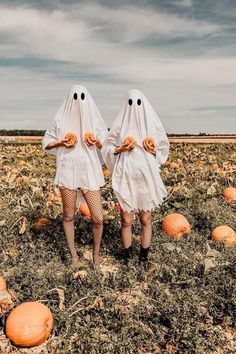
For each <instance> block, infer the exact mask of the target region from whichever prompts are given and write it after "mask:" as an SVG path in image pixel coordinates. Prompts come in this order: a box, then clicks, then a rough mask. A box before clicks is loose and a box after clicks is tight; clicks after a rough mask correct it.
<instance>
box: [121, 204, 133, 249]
mask: <svg viewBox="0 0 236 354" xmlns="http://www.w3.org/2000/svg"><path fill="white" fill-rule="evenodd" d="M133 222H134V213H133V212H132V211H131V212H130V213H128V212H127V211H122V212H121V239H122V243H123V246H124V248H129V247H130V246H131V244H132V224H133Z"/></svg>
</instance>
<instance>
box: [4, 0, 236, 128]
mask: <svg viewBox="0 0 236 354" xmlns="http://www.w3.org/2000/svg"><path fill="white" fill-rule="evenodd" d="M0 76H1V79H0V128H5V129H16V128H22V129H27V128H28V129H31V128H33V129H45V128H47V126H48V124H49V121H50V120H51V119H52V118H53V116H54V114H55V113H56V111H57V109H58V108H59V106H60V104H61V102H62V100H63V99H64V97H65V96H66V94H67V92H68V91H69V89H70V87H71V86H72V85H73V84H75V83H79V84H83V85H85V86H86V87H87V89H88V90H89V91H90V92H91V94H92V95H93V96H94V98H95V101H96V102H97V105H98V107H99V109H100V111H101V113H102V115H103V117H104V119H105V121H106V122H107V125H108V126H110V124H111V122H112V121H113V119H114V118H115V116H116V114H117V112H118V110H119V108H120V106H121V103H122V101H123V99H124V95H125V92H126V91H127V90H129V89H131V88H139V89H140V90H141V91H143V93H144V94H145V95H146V96H147V98H148V99H149V100H150V102H151V103H152V105H153V106H154V108H155V109H156V111H157V112H158V114H159V116H160V118H161V120H162V122H163V125H164V127H165V128H166V130H167V132H169V133H189V132H190V133H199V132H206V133H236V101H235V94H236V1H235V0H136V1H134V0H119V1H117V0H101V1H93V0H89V1H79V0H78V1H75V0H51V1H48V0H40V1H38V0H31V1H24V0H11V1H1V0H0Z"/></svg>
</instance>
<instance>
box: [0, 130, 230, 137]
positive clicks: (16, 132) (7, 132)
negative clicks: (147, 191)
mask: <svg viewBox="0 0 236 354" xmlns="http://www.w3.org/2000/svg"><path fill="white" fill-rule="evenodd" d="M44 134H45V130H33V129H31V130H30V129H13V130H7V129H0V136H43V135H44ZM167 135H168V136H212V135H214V136H220V135H230V136H232V135H236V134H206V133H199V134H175V133H167Z"/></svg>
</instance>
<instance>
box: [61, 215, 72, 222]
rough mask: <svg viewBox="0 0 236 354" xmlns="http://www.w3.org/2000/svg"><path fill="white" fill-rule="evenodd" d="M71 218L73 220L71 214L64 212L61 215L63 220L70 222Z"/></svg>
mask: <svg viewBox="0 0 236 354" xmlns="http://www.w3.org/2000/svg"><path fill="white" fill-rule="evenodd" d="M73 220H74V215H73V214H64V215H63V221H65V222H71V221H73Z"/></svg>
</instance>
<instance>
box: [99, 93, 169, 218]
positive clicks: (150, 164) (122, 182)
mask: <svg viewBox="0 0 236 354" xmlns="http://www.w3.org/2000/svg"><path fill="white" fill-rule="evenodd" d="M127 136H133V137H134V138H135V140H136V142H137V145H136V146H135V148H134V149H133V150H131V151H126V152H122V153H120V154H117V155H116V154H115V148H116V147H117V146H120V145H122V143H123V141H124V139H125V138H126V137H127ZM147 136H150V137H152V138H153V139H154V142H155V145H156V156H154V155H153V154H151V153H149V152H147V151H146V150H145V149H144V147H143V140H144V139H145V138H146V137H147ZM168 153H169V141H168V138H167V136H166V133H165V131H164V128H163V126H162V124H161V122H160V120H159V118H158V116H157V114H156V112H155V111H154V110H153V108H152V106H151V104H150V103H149V102H148V100H147V99H146V97H145V96H144V95H143V94H142V93H141V92H140V91H138V90H131V91H129V92H128V93H127V96H126V100H125V102H124V104H123V106H122V108H121V110H120V112H119V114H118V116H117V118H116V119H115V121H114V123H113V126H112V127H111V130H110V132H109V133H108V135H107V137H106V139H105V141H104V143H103V148H102V156H103V159H104V161H105V163H106V165H107V167H108V168H109V169H110V170H111V171H112V187H113V189H114V191H115V193H116V196H117V198H118V201H119V203H120V205H121V207H122V208H123V210H125V211H127V212H130V211H141V210H143V211H151V210H152V209H153V208H155V207H156V206H158V205H160V204H161V203H162V201H163V198H165V197H166V195H167V193H166V189H165V186H164V184H163V182H162V179H161V177H160V173H159V168H160V166H161V165H162V164H163V163H164V162H165V161H166V160H167V157H168Z"/></svg>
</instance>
